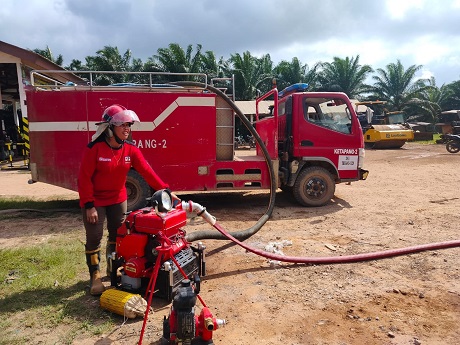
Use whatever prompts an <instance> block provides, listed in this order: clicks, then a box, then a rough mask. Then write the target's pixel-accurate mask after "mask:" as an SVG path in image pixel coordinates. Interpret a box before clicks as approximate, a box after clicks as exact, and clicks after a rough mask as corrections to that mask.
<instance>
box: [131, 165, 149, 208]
mask: <svg viewBox="0 0 460 345" xmlns="http://www.w3.org/2000/svg"><path fill="white" fill-rule="evenodd" d="M125 186H126V193H127V195H128V211H135V210H138V209H140V208H142V207H145V205H147V198H149V197H151V196H152V193H151V189H150V186H149V185H148V184H147V182H145V180H144V179H143V178H142V176H141V175H140V174H139V173H138V172H137V171H136V170H133V169H131V170H130V171H129V173H128V177H127V178H126V184H125Z"/></svg>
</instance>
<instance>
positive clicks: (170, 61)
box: [145, 43, 202, 81]
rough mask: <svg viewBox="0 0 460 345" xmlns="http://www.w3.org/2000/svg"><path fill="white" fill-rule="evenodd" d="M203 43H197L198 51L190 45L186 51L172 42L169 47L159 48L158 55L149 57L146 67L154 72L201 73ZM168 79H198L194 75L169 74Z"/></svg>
mask: <svg viewBox="0 0 460 345" xmlns="http://www.w3.org/2000/svg"><path fill="white" fill-rule="evenodd" d="M201 49H202V47H201V44H197V46H196V52H195V53H194V54H193V47H192V45H191V44H189V45H188V47H187V50H186V51H184V50H183V49H182V48H181V46H180V45H179V44H177V43H171V44H170V45H169V46H168V48H159V49H158V51H157V54H156V55H153V56H151V57H149V58H148V59H147V62H146V64H145V69H146V70H148V71H153V72H171V73H200V72H202V70H201V62H202V59H201V56H202V54H201ZM167 79H168V80H170V81H174V80H184V79H185V80H196V78H195V77H192V76H177V77H175V76H168V77H167Z"/></svg>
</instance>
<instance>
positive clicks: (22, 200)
mask: <svg viewBox="0 0 460 345" xmlns="http://www.w3.org/2000/svg"><path fill="white" fill-rule="evenodd" d="M11 209H33V210H44V211H46V210H48V211H50V212H54V211H53V210H57V209H59V210H62V209H66V210H68V211H78V212H80V209H79V205H78V200H59V199H53V200H35V199H31V198H27V197H14V198H4V197H2V198H0V210H11Z"/></svg>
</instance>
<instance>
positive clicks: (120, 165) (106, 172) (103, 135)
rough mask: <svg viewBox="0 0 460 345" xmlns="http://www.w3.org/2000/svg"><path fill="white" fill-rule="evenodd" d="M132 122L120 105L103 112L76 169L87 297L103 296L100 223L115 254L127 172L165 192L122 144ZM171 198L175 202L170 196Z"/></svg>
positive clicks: (127, 145)
mask: <svg viewBox="0 0 460 345" xmlns="http://www.w3.org/2000/svg"><path fill="white" fill-rule="evenodd" d="M134 122H140V121H139V118H138V117H137V115H136V113H135V112H134V111H132V110H128V109H126V108H125V107H123V106H121V105H118V104H114V105H111V106H110V107H108V108H107V109H105V111H104V113H103V114H102V122H99V123H97V125H98V129H97V131H96V133H95V134H94V135H93V137H92V141H91V142H90V143H89V144H88V146H87V147H86V149H85V152H84V155H83V160H82V163H81V166H80V172H79V176H78V193H79V196H80V207H81V208H82V213H83V224H84V226H85V230H86V245H85V249H86V263H87V265H88V268H89V274H90V293H91V294H92V295H96V296H97V295H100V294H101V293H102V292H104V285H103V284H102V281H101V273H100V267H99V262H100V257H101V255H100V252H101V241H102V235H103V227H104V220H105V219H107V229H108V232H109V235H108V240H107V247H106V254H109V253H112V252H113V251H115V244H116V235H117V229H118V228H119V227H120V226H121V224H122V223H123V222H124V220H125V213H126V211H127V193H126V188H125V183H126V177H127V175H128V172H129V170H130V169H131V168H134V169H135V170H136V171H137V172H139V173H140V174H141V175H142V177H143V178H144V179H145V180H146V182H147V183H148V184H149V185H150V187H152V188H153V189H155V190H158V189H164V188H168V185H167V184H166V183H164V182H163V181H162V180H161V179H160V177H159V176H158V175H157V174H156V173H155V172H154V171H153V169H152V167H151V166H150V165H149V163H148V162H147V161H146V160H145V158H144V156H143V155H142V153H141V151H140V150H139V149H138V148H137V147H136V146H134V145H132V144H131V143H130V142H127V141H126V140H127V139H128V137H129V135H130V132H131V126H132V125H133V124H134ZM173 198H174V199H176V200H179V199H178V198H177V197H176V196H175V195H174V194H173Z"/></svg>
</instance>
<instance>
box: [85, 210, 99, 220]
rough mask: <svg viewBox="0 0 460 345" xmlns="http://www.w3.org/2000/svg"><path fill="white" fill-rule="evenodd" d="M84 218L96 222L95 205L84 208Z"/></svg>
mask: <svg viewBox="0 0 460 345" xmlns="http://www.w3.org/2000/svg"><path fill="white" fill-rule="evenodd" d="M86 220H87V221H88V223H90V224H96V223H97V221H98V216H97V210H96V207H92V208H88V209H87V210H86Z"/></svg>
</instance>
